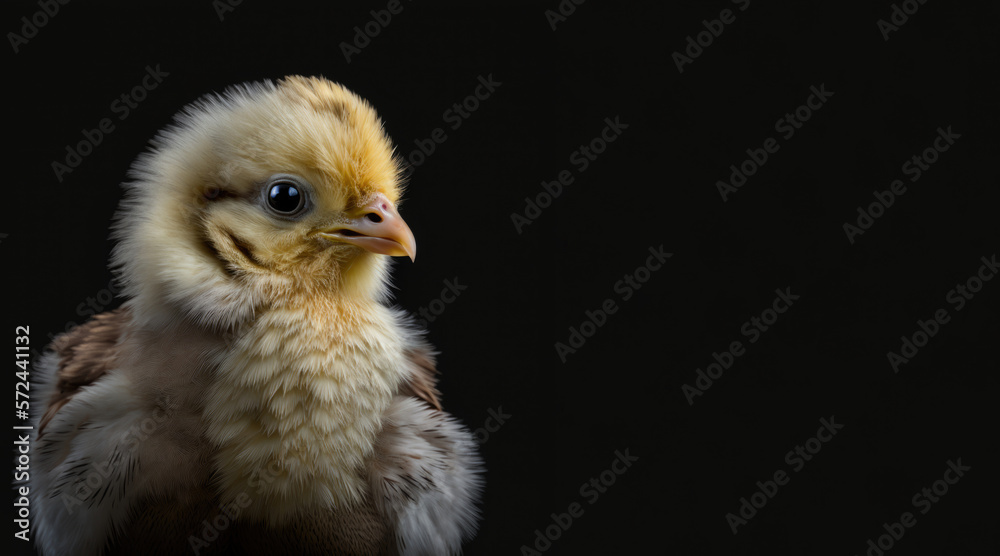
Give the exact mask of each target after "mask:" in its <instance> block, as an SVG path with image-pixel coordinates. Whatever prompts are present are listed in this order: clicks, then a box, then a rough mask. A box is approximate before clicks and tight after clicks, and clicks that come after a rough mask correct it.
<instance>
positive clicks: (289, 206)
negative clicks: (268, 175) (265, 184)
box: [267, 181, 305, 214]
mask: <svg viewBox="0 0 1000 556" xmlns="http://www.w3.org/2000/svg"><path fill="white" fill-rule="evenodd" d="M304 202H305V199H304V196H303V195H302V191H301V190H300V189H299V186H297V185H295V184H294V183H292V182H290V181H279V182H276V183H274V184H272V185H271V188H270V189H269V190H268V192H267V204H269V205H271V208H273V209H274V210H276V211H278V212H280V213H283V214H293V213H295V212H297V211H298V210H299V209H301V208H302V205H303V204H304Z"/></svg>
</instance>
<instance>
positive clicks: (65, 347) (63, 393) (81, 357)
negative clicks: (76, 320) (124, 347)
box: [38, 309, 129, 438]
mask: <svg viewBox="0 0 1000 556" xmlns="http://www.w3.org/2000/svg"><path fill="white" fill-rule="evenodd" d="M128 320H129V312H128V310H127V309H118V310H116V311H111V312H109V313H101V314H99V315H97V316H95V317H94V318H93V319H91V320H90V321H88V322H86V323H85V324H82V325H80V326H77V327H76V328H74V329H73V330H71V331H70V332H67V333H66V334H63V335H62V336H59V337H58V338H56V341H55V342H53V343H52V348H53V349H54V350H55V352H56V354H57V355H58V356H59V367H58V372H59V376H58V384H57V386H56V392H55V393H54V394H53V395H52V398H50V399H49V404H48V407H47V409H46V410H45V414H44V415H43V416H42V420H41V423H40V426H39V432H38V436H39V438H41V436H42V434H43V433H44V432H45V426H46V425H47V424H48V423H49V421H51V420H52V418H53V417H55V416H56V413H58V412H59V409H60V408H62V406H64V405H66V404H67V403H69V401H70V400H71V399H72V398H73V396H74V395H76V393H77V392H79V391H80V389H81V388H84V387H86V386H88V385H90V384H93V383H94V381H96V380H97V379H99V378H101V377H102V376H104V375H105V374H106V373H107V372H108V371H109V370H110V369H111V368H112V366H113V365H114V360H115V356H116V349H115V346H116V344H117V343H118V339H119V337H121V334H122V331H123V329H124V327H125V323H127V322H128Z"/></svg>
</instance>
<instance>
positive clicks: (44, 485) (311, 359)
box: [30, 76, 482, 556]
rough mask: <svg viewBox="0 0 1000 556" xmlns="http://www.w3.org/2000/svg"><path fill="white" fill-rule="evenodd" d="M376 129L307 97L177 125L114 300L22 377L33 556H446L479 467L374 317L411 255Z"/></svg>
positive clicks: (128, 241)
mask: <svg viewBox="0 0 1000 556" xmlns="http://www.w3.org/2000/svg"><path fill="white" fill-rule="evenodd" d="M392 153H393V147H392V143H391V141H390V140H389V138H388V137H387V136H386V134H385V131H384V130H383V127H382V123H381V121H380V120H379V118H378V116H377V115H376V113H375V111H374V109H372V107H371V106H369V105H368V104H367V103H366V102H365V101H364V100H362V99H361V98H359V97H358V96H356V95H355V94H353V93H351V92H350V91H348V90H346V89H345V88H343V87H341V86H340V85H337V84H335V83H332V82H330V81H327V80H325V79H322V78H305V77H298V76H293V77H288V78H285V79H283V80H281V81H279V82H277V83H272V82H263V83H254V84H247V85H243V86H238V87H234V88H231V89H229V90H227V91H226V92H225V93H224V94H222V95H212V96H209V97H206V98H204V99H202V100H200V101H198V102H196V103H194V104H193V105H191V106H188V107H187V108H185V109H184V110H183V111H182V112H181V113H180V114H179V115H178V116H177V118H176V121H175V123H174V125H172V126H170V127H168V128H167V129H165V130H163V131H161V132H160V133H159V134H158V135H157V136H156V138H155V139H154V140H153V143H152V148H151V149H150V151H149V152H146V153H144V154H142V155H141V156H140V157H139V158H138V159H137V161H136V162H135V164H134V165H133V167H132V170H131V173H130V178H131V181H130V182H129V183H127V184H126V189H127V194H126V197H125V200H124V201H123V203H122V207H121V210H120V212H119V215H118V219H117V224H116V227H115V237H116V239H117V240H118V244H117V246H116V248H115V251H114V254H113V261H112V262H113V268H114V269H115V271H116V273H117V276H118V278H119V280H120V282H121V283H122V285H123V287H124V295H125V296H126V297H127V301H126V302H125V303H124V305H123V306H122V307H121V309H119V310H117V311H114V312H110V313H104V314H101V315H98V316H97V317H95V318H94V319H92V320H91V321H89V322H88V323H86V324H84V325H82V326H79V327H77V328H76V329H74V330H72V331H71V332H69V333H67V334H64V335H62V336H60V337H58V338H57V339H56V340H55V341H54V342H53V344H52V346H51V349H50V351H49V352H48V353H47V354H46V356H45V357H44V358H43V360H42V361H41V362H40V363H39V364H38V366H37V369H38V371H37V373H36V377H39V376H40V379H39V384H37V385H36V388H37V389H38V390H39V393H38V394H36V396H37V399H38V400H40V403H39V404H36V405H41V406H42V407H41V408H40V409H39V411H37V412H36V414H35V415H34V416H33V419H34V427H35V430H34V439H33V440H34V441H33V461H32V464H33V470H32V474H31V481H30V482H31V484H30V488H31V490H30V492H31V495H32V509H33V515H34V516H35V521H34V529H35V531H34V534H35V538H36V543H37V546H38V548H39V549H40V551H41V552H42V554H45V555H59V556H63V555H73V554H80V555H89V554H144V555H146V554H192V553H194V554H199V555H201V554H406V555H409V554H435V555H436V554H453V553H458V552H460V551H461V544H462V542H464V541H466V540H468V539H469V538H470V537H471V535H472V534H473V533H474V532H475V528H476V523H477V520H478V510H477V507H476V505H477V503H478V498H479V495H480V492H481V489H482V464H481V461H480V458H479V456H478V449H477V447H476V443H475V442H474V440H473V438H472V436H471V435H470V433H469V432H468V431H467V429H465V428H464V427H462V426H461V425H460V424H458V423H457V422H456V421H455V420H454V419H453V418H452V417H450V416H449V415H448V414H447V413H445V412H443V411H442V410H441V405H440V403H439V401H438V395H439V394H438V392H437V390H436V389H435V377H434V375H435V373H436V371H435V370H434V359H433V352H432V351H431V349H430V347H429V346H428V345H427V343H426V342H425V341H424V340H423V339H422V332H421V331H419V330H417V329H416V328H415V326H414V325H413V323H412V321H411V319H410V317H409V316H408V315H406V314H404V313H403V312H402V311H401V310H398V309H395V308H391V307H389V306H388V305H387V301H388V291H387V278H388V272H389V257H388V256H408V257H410V258H411V259H412V258H414V257H415V255H416V243H415V241H414V237H413V234H412V233H411V232H410V229H409V227H408V226H407V225H406V223H405V222H404V221H403V219H402V218H401V217H400V215H399V213H398V211H397V209H396V205H397V204H398V202H399V197H400V190H401V183H400V161H399V160H398V159H396V158H394V157H393V154H392Z"/></svg>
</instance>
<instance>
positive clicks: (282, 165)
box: [113, 76, 415, 328]
mask: <svg viewBox="0 0 1000 556" xmlns="http://www.w3.org/2000/svg"><path fill="white" fill-rule="evenodd" d="M131 177H132V179H133V181H131V182H130V183H128V184H126V187H127V189H128V195H127V197H126V199H125V201H124V202H123V204H122V209H121V212H120V214H119V217H118V224H117V227H116V237H117V238H118V239H119V244H118V246H117V247H116V250H115V253H114V257H113V264H114V266H115V267H116V269H117V270H118V273H119V277H120V279H121V281H122V282H123V284H124V286H125V291H126V295H128V296H130V297H132V298H133V302H132V303H133V307H134V308H135V309H136V313H137V316H138V318H140V319H143V318H145V319H146V320H149V321H155V320H157V318H158V316H162V315H165V314H166V313H169V312H171V309H174V308H180V309H181V310H182V311H183V312H185V313H187V314H188V315H190V316H192V317H193V318H195V319H196V320H198V321H200V322H202V323H204V324H207V325H211V326H216V327H221V328H228V327H231V326H233V325H235V324H238V323H239V322H240V321H242V320H244V319H246V318H248V317H249V316H251V315H253V314H255V313H256V312H257V311H258V310H260V309H261V308H264V307H267V306H272V305H274V304H275V303H276V302H280V301H281V300H287V299H289V298H290V297H295V296H303V295H305V296H324V297H329V296H330V295H333V296H343V297H348V298H371V299H380V298H382V297H384V296H385V295H386V292H385V290H386V287H385V286H386V280H387V271H388V261H387V259H388V257H387V256H386V255H404V254H406V255H409V256H410V257H411V258H412V257H413V256H414V253H415V243H414V241H413V236H412V234H410V232H409V228H408V227H407V226H406V225H405V223H403V221H402V219H401V218H400V217H399V215H398V213H397V212H396V209H395V206H396V204H397V203H398V201H399V197H400V191H401V182H400V181H401V180H400V163H399V161H398V160H397V159H396V158H394V156H393V146H392V143H391V141H390V139H389V138H388V136H387V135H386V134H385V131H384V129H383V127H382V123H381V121H380V120H379V118H378V116H377V114H376V113H375V110H374V109H373V108H372V107H371V106H370V105H369V104H368V103H367V102H365V101H364V100H363V99H361V98H360V97H358V96H357V95H355V94H354V93H352V92H350V91H348V90H347V89H345V88H343V87H342V86H340V85H338V84H336V83H333V82H331V81H328V80H326V79H323V78H306V77H299V76H292V77H287V78H285V79H283V80H281V81H279V82H277V83H272V82H263V83H252V84H246V85H241V86H237V87H233V88H231V89H228V90H227V91H226V92H224V93H223V94H221V95H210V96H208V97H206V98H203V99H201V100H199V101H198V102H196V103H194V104H192V105H190V106H188V107H187V108H185V109H184V110H182V111H181V113H180V114H179V115H178V116H177V118H176V122H175V124H174V125H173V126H171V127H169V128H167V129H166V130H164V131H162V132H161V133H160V134H159V135H157V137H156V138H155V139H154V140H153V148H152V149H151V150H150V151H149V152H147V153H144V154H143V155H141V156H140V157H139V159H138V160H137V161H136V163H135V164H134V166H133V168H132V172H131Z"/></svg>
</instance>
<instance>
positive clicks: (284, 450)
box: [204, 299, 409, 523]
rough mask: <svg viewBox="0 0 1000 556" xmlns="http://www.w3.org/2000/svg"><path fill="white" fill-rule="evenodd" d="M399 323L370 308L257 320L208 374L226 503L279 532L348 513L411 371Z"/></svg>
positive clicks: (297, 307)
mask: <svg viewBox="0 0 1000 556" xmlns="http://www.w3.org/2000/svg"><path fill="white" fill-rule="evenodd" d="M402 332H403V331H402V329H401V328H400V326H399V325H398V323H397V322H396V317H395V314H394V313H393V312H392V311H391V310H389V309H387V308H385V307H384V306H382V305H380V304H378V303H374V302H363V301H345V300H338V301H332V300H322V299H313V300H310V301H308V302H306V301H302V300H295V301H290V302H287V303H281V304H278V305H276V306H274V307H272V308H271V309H269V310H267V311H264V312H262V313H261V314H259V315H258V317H257V318H256V319H255V320H254V321H253V322H252V323H250V324H248V325H247V326H246V327H245V328H244V329H243V330H241V331H239V332H238V334H237V335H236V337H235V339H234V341H233V343H232V345H231V346H230V348H229V350H228V351H227V352H226V353H225V354H223V355H221V356H220V358H219V360H218V362H217V365H216V366H215V369H214V372H213V378H212V385H211V387H210V388H209V389H208V392H207V398H206V405H205V407H206V409H205V415H204V419H205V422H206V431H207V437H208V439H209V441H210V442H212V443H213V445H214V446H215V450H216V454H215V465H214V470H215V472H216V473H217V476H218V479H219V487H220V491H221V495H222V499H223V501H227V500H235V499H236V498H238V497H239V496H241V495H242V494H251V495H252V496H251V498H252V503H251V506H250V507H249V508H247V513H248V515H250V516H252V517H257V518H265V519H268V520H270V521H273V522H275V523H278V522H282V521H285V520H287V519H289V518H290V517H292V516H293V515H294V514H296V513H297V512H299V511H301V510H302V509H303V508H309V507H339V508H344V507H350V506H353V505H356V504H357V503H359V502H360V501H361V500H362V499H363V498H364V497H365V495H366V493H367V488H368V487H367V482H366V480H365V478H364V477H363V474H362V472H361V469H362V467H363V465H364V463H365V461H366V460H367V459H368V458H370V457H371V455H372V454H373V452H374V448H375V443H376V438H377V436H378V434H379V432H380V431H381V429H382V416H383V414H384V412H385V411H386V409H387V408H388V407H389V405H390V403H391V401H392V398H393V396H394V395H395V393H396V392H398V391H399V389H400V386H401V385H402V383H403V382H404V381H405V380H407V379H408V378H409V377H408V373H409V366H408V361H407V358H406V350H407V343H406V339H405V338H404V336H403V334H402Z"/></svg>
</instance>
